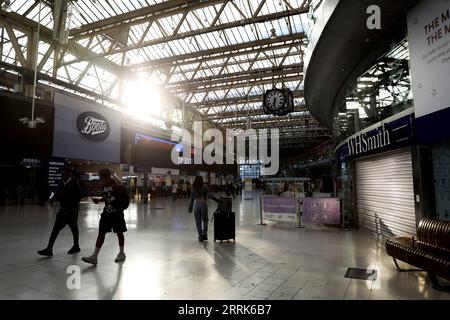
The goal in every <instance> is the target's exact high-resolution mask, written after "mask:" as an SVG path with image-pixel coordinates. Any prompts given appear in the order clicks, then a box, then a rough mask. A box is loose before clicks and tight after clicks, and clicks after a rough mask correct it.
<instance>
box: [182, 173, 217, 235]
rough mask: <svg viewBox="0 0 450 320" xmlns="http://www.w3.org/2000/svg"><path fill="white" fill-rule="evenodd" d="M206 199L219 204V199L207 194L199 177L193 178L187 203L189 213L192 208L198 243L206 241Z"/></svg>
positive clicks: (209, 193) (206, 188) (206, 189)
mask: <svg viewBox="0 0 450 320" xmlns="http://www.w3.org/2000/svg"><path fill="white" fill-rule="evenodd" d="M208 197H209V198H211V199H213V200H214V201H216V202H218V203H220V199H219V198H217V197H216V196H215V195H213V194H212V193H211V192H209V190H208V187H207V186H206V185H205V184H204V183H203V178H202V177H201V176H197V177H195V180H194V183H193V185H192V193H191V198H190V201H189V213H191V212H192V208H194V216H195V225H196V226H197V232H198V241H200V242H202V241H205V240H208V221H209V219H208ZM194 200H195V206H194Z"/></svg>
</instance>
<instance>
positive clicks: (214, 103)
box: [186, 90, 304, 109]
mask: <svg viewBox="0 0 450 320" xmlns="http://www.w3.org/2000/svg"><path fill="white" fill-rule="evenodd" d="M293 95H294V99H298V98H303V97H304V96H303V90H299V91H294V92H293ZM262 101H263V95H252V96H249V97H248V100H247V97H245V96H241V97H232V98H225V99H216V100H208V101H203V102H193V103H188V104H186V105H187V106H190V107H194V108H196V109H204V108H211V107H226V106H232V105H240V104H245V103H247V102H248V103H254V102H262Z"/></svg>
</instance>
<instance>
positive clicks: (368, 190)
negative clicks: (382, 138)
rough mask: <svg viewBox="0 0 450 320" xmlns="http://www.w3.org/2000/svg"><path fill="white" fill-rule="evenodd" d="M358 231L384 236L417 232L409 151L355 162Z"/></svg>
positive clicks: (400, 151)
mask: <svg viewBox="0 0 450 320" xmlns="http://www.w3.org/2000/svg"><path fill="white" fill-rule="evenodd" d="M356 206H357V211H358V219H359V226H360V228H363V229H366V230H368V231H370V232H372V233H375V234H378V235H382V236H383V237H392V236H394V235H396V236H397V235H407V234H415V233H416V216H415V210H414V187H413V171H412V159H411V151H410V149H407V150H405V149H402V150H398V151H395V152H390V153H385V154H383V155H378V156H374V157H370V158H364V159H361V160H357V161H356Z"/></svg>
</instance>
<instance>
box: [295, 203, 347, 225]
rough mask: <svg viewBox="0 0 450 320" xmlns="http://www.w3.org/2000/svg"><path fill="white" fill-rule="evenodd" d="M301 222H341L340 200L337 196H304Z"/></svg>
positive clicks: (338, 223)
mask: <svg viewBox="0 0 450 320" xmlns="http://www.w3.org/2000/svg"><path fill="white" fill-rule="evenodd" d="M302 223H303V224H329V225H340V224H341V201H340V199H339V198H304V199H303V208H302Z"/></svg>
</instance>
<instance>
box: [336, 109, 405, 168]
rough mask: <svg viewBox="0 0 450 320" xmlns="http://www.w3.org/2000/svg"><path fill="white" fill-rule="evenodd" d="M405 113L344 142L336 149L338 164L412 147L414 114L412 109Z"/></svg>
mask: <svg viewBox="0 0 450 320" xmlns="http://www.w3.org/2000/svg"><path fill="white" fill-rule="evenodd" d="M405 111H406V112H402V113H400V114H398V115H395V116H393V117H391V118H388V119H386V120H384V121H383V122H382V123H378V124H375V125H373V126H371V127H369V128H367V129H365V130H363V131H360V132H358V133H356V134H354V135H353V136H351V137H349V138H348V139H346V140H345V141H343V142H342V143H341V144H340V145H339V146H338V147H337V148H336V158H337V160H338V162H343V161H348V160H352V159H357V158H361V157H365V156H368V155H372V154H376V153H380V152H386V151H389V150H394V149H399V148H404V147H408V146H411V145H412V144H413V114H412V113H411V111H410V109H409V110H405ZM405 114H406V115H405Z"/></svg>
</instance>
